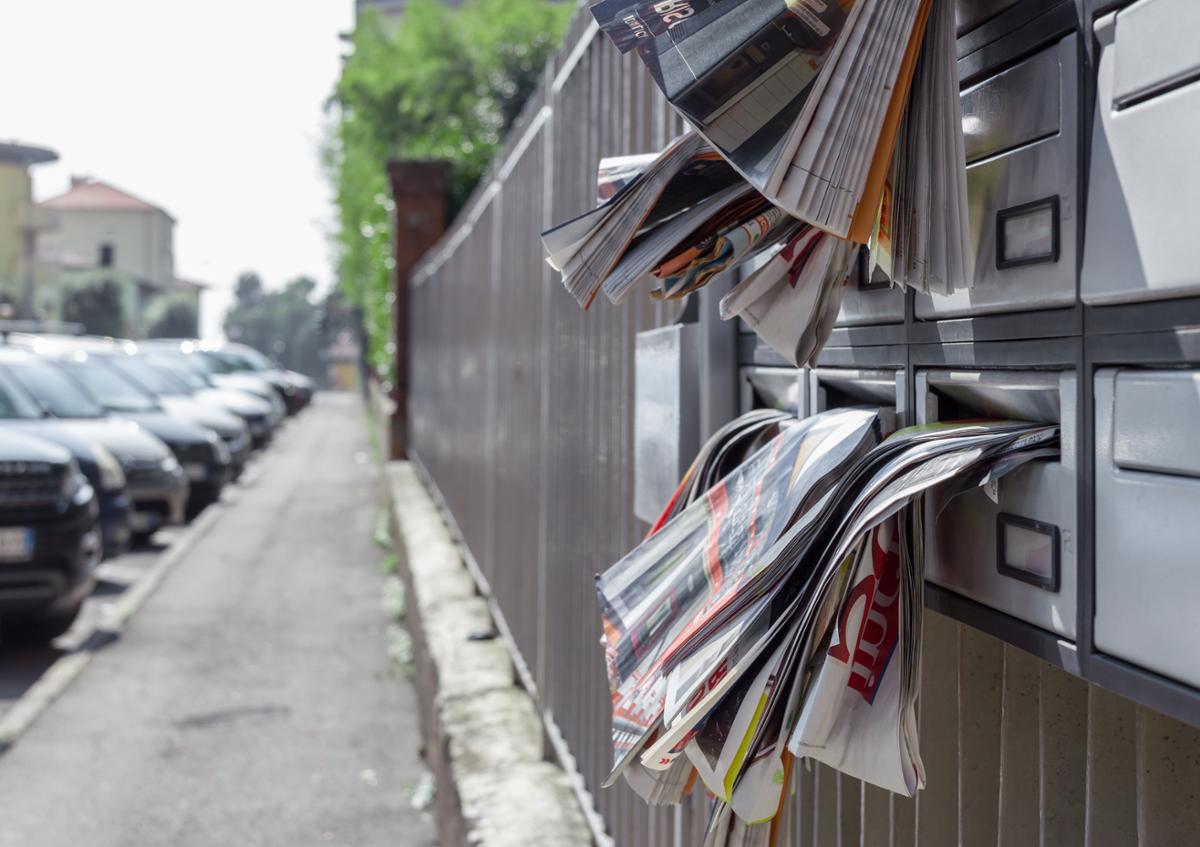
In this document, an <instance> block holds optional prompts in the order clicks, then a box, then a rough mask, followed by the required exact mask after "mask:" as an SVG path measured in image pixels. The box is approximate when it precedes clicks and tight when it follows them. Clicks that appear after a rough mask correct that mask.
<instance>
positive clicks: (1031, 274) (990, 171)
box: [915, 34, 1079, 320]
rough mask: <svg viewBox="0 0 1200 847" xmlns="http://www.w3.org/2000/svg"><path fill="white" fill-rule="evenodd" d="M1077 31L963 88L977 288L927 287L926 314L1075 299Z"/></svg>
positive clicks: (922, 298)
mask: <svg viewBox="0 0 1200 847" xmlns="http://www.w3.org/2000/svg"><path fill="white" fill-rule="evenodd" d="M1077 49H1078V41H1077V36H1076V35H1074V34H1072V35H1068V36H1066V37H1065V38H1063V39H1061V40H1060V41H1058V42H1057V43H1054V44H1051V45H1050V46H1047V47H1045V48H1043V49H1041V50H1040V51H1039V52H1037V53H1035V54H1034V55H1032V56H1029V57H1028V58H1026V59H1023V60H1022V61H1019V62H1017V63H1016V64H1015V65H1013V66H1011V67H1008V68H1006V69H1004V70H1002V71H1000V72H999V73H997V74H995V75H994V76H992V77H989V78H987V79H985V80H983V81H981V82H979V83H976V84H975V85H972V86H970V87H969V88H967V89H966V90H964V91H963V92H962V115H963V118H962V120H963V133H964V137H965V143H966V157H967V192H968V196H967V205H968V209H969V213H970V231H971V238H972V242H973V244H974V248H975V280H974V287H973V288H964V289H960V290H958V291H955V292H953V293H952V294H947V295H919V296H917V298H916V300H915V314H916V317H917V318H919V319H926V320H930V319H938V318H949V317H967V316H974V315H981V314H987V313H995V312H1014V311H1024V310H1029V309H1050V308H1066V307H1071V306H1073V305H1074V304H1075V301H1076V294H1077V283H1076V280H1077V274H1076V242H1077V236H1076V206H1077V199H1076V198H1077V189H1076V183H1077V178H1076V164H1077V162H1078V155H1079V151H1078V145H1079V131H1078V99H1079V97H1078V85H1079V72H1078V64H1079V58H1078V55H1077Z"/></svg>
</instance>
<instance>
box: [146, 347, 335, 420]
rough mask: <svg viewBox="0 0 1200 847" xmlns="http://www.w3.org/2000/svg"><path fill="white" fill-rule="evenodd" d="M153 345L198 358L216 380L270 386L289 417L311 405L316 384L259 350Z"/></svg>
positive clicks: (249, 348) (251, 348)
mask: <svg viewBox="0 0 1200 847" xmlns="http://www.w3.org/2000/svg"><path fill="white" fill-rule="evenodd" d="M151 344H153V345H156V347H155V348H150V349H157V345H167V346H169V347H170V346H173V347H174V349H176V350H177V351H179V352H182V353H195V354H199V358H200V359H201V360H202V361H203V362H204V363H205V365H206V366H207V369H208V371H209V373H211V374H213V375H214V376H215V377H216V378H218V379H221V378H226V377H233V378H236V377H237V376H238V375H246V374H250V375H253V376H256V377H259V378H261V379H265V380H266V381H267V382H269V383H270V384H271V385H272V386H273V387H274V388H275V390H276V392H277V393H278V394H279V396H280V398H281V399H282V400H283V402H284V405H285V406H286V408H287V413H288V414H289V415H294V414H296V413H297V412H299V411H300V410H301V409H303V408H304V407H305V406H307V405H308V404H309V402H310V401H311V400H312V396H313V393H314V392H315V391H316V383H314V382H313V381H312V380H311V379H309V378H308V377H307V376H305V375H304V374H302V373H297V372H296V371H292V370H287V369H286V368H281V367H279V366H278V365H276V364H275V363H274V362H272V361H271V360H270V359H268V358H267V357H266V356H265V355H263V354H262V353H261V352H259V351H258V350H255V349H254V348H253V347H250V346H249V345H246V344H239V343H237V342H232V341H226V342H204V341H197V340H194V339H189V340H177V341H154V342H151Z"/></svg>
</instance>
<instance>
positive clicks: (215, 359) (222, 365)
mask: <svg viewBox="0 0 1200 847" xmlns="http://www.w3.org/2000/svg"><path fill="white" fill-rule="evenodd" d="M192 357H195V358H196V359H198V360H200V361H199V362H198V364H199V365H201V366H202V367H203V368H204V369H205V370H206V371H208V373H210V374H231V373H233V372H235V371H237V370H239V368H238V367H236V365H235V363H234V362H231V361H230V360H229V359H228V358H227V357H226V356H224V355H222V354H221V353H215V352H213V351H212V350H203V351H201V352H199V353H193V354H192V356H189V357H188V358H189V359H190V358H192Z"/></svg>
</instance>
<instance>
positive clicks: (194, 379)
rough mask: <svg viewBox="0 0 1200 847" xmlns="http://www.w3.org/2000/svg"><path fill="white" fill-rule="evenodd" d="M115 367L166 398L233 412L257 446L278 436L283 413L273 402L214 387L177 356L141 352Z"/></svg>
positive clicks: (244, 393)
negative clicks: (277, 431)
mask: <svg viewBox="0 0 1200 847" xmlns="http://www.w3.org/2000/svg"><path fill="white" fill-rule="evenodd" d="M116 364H117V365H118V366H119V367H121V368H123V369H125V370H126V371H127V372H128V373H130V375H132V376H134V377H135V378H136V379H138V380H139V381H142V382H143V383H144V384H146V385H151V384H152V385H154V390H155V391H158V392H160V393H162V394H164V395H168V396H174V397H186V398H191V399H193V400H198V401H200V402H202V403H212V404H215V405H217V406H220V407H221V408H223V409H225V410H226V411H228V412H232V413H233V414H235V415H237V416H238V417H240V418H241V419H242V420H243V421H245V422H246V426H247V428H248V429H249V430H250V438H251V443H252V444H253V446H255V447H264V446H266V445H267V444H268V443H270V441H271V439H272V438H273V437H274V435H275V428H276V426H277V425H278V423H279V419H280V417H281V412H279V411H277V410H276V409H275V408H274V407H273V406H272V404H271V403H270V401H268V400H264V399H263V398H262V397H259V396H257V395H254V394H250V393H247V392H245V391H242V390H240V389H236V388H227V387H225V388H222V387H218V386H215V385H213V384H212V383H211V382H210V381H209V380H208V379H206V378H205V377H204V376H203V375H202V374H200V373H197V372H195V371H193V370H192V369H191V368H189V367H188V366H187V365H186V364H185V363H184V362H183V361H182V360H181V359H180V357H179V356H178V355H176V354H170V353H139V354H137V355H132V356H128V357H126V358H125V359H120V360H117V361H116ZM276 402H277V403H278V400H276Z"/></svg>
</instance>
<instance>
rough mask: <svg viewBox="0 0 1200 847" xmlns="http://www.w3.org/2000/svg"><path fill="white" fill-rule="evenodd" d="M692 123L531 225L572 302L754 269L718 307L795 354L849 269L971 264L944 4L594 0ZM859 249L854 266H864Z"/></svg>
mask: <svg viewBox="0 0 1200 847" xmlns="http://www.w3.org/2000/svg"><path fill="white" fill-rule="evenodd" d="M591 8H592V13H593V15H594V16H595V17H596V20H597V21H598V22H599V24H600V26H601V28H602V29H603V30H604V31H605V32H606V33H607V34H608V35H609V37H610V38H611V40H612V41H613V42H614V43H615V44H616V46H617V47H618V48H619V49H621V50H622V51H630V50H635V51H636V52H637V53H638V55H639V56H640V57H641V59H642V60H643V61H644V62H645V64H646V66H647V67H648V68H649V70H650V72H651V75H652V76H653V78H654V80H655V82H656V83H657V84H658V86H659V88H660V89H661V90H662V91H663V93H664V94H665V95H666V97H667V100H668V101H669V102H670V103H671V104H672V105H673V106H674V107H675V108H676V109H677V110H678V111H679V112H680V113H682V115H683V116H684V117H685V118H686V119H687V121H688V123H689V125H690V126H691V127H692V129H691V130H690V131H689V132H688V133H687V134H685V135H683V136H682V137H680V138H678V139H676V140H675V141H674V142H672V143H671V144H670V145H669V146H668V147H667V148H666V149H665V150H663V151H662V152H661V153H660V154H658V155H657V156H635V157H622V158H619V159H606V160H604V161H602V162H601V164H600V179H599V182H600V199H601V203H600V205H599V206H598V207H597V208H595V209H593V210H591V211H589V212H586V213H584V214H583V215H580V216H578V217H576V218H574V219H572V220H569V221H567V222H565V223H563V224H561V225H559V226H557V227H554V228H553V229H550V230H548V231H547V232H545V233H543V236H542V239H543V244H544V246H545V249H546V253H547V259H548V261H549V262H550V264H551V265H552V266H553V267H555V268H556V269H558V270H560V271H562V274H563V283H564V285H565V286H566V288H567V290H568V291H569V292H570V293H571V294H572V295H573V296H574V297H575V298H576V299H577V300H578V301H579V302H580V304H582V305H583V306H584V307H587V306H590V305H591V303H592V302H593V300H594V299H595V297H596V296H597V294H598V293H599V292H600V291H603V292H604V293H605V295H606V296H607V297H608V298H609V299H610V300H611V301H613V302H614V303H619V302H621V301H622V300H623V299H625V298H626V297H627V296H628V295H629V294H630V293H631V292H632V290H633V289H634V288H635V287H638V286H645V287H648V288H649V289H650V294H651V296H652V297H656V298H663V299H677V298H681V297H685V296H686V295H688V294H690V293H691V292H693V291H695V290H697V289H698V288H700V287H701V286H703V285H704V284H705V283H707V282H708V281H709V280H710V279H712V278H713V277H714V276H715V275H716V274H718V273H720V272H722V271H726V270H729V269H732V268H735V267H738V266H740V265H743V264H746V263H749V262H751V261H752V260H756V261H753V262H752V266H753V267H754V268H755V270H754V272H753V273H752V274H751V275H750V278H749V279H744V280H743V285H742V286H739V290H738V292H736V295H737V296H736V297H735V296H731V297H729V298H726V302H725V303H723V304H722V314H723V315H724V316H725V317H727V318H731V317H734V316H740V317H742V318H744V319H745V320H747V321H748V322H749V323H750V324H751V326H753V327H754V329H755V330H756V331H757V332H758V333H759V334H760V335H761V336H762V337H763V338H764V340H765V341H766V342H767V343H768V344H770V345H771V346H772V347H774V348H775V349H777V350H778V351H779V352H780V353H781V354H782V355H783V356H785V357H786V358H788V359H789V360H791V361H792V362H794V363H795V364H804V363H806V362H807V361H808V360H809V359H811V357H812V356H813V355H814V354H815V352H816V351H817V350H819V348H820V346H821V344H822V343H823V342H824V340H825V338H826V337H827V336H828V332H829V330H830V329H831V328H832V322H833V319H834V318H835V317H836V315H837V312H838V310H839V308H840V305H841V295H842V290H843V289H844V287H845V285H846V284H847V281H848V280H849V278H850V275H851V274H852V273H853V272H855V271H856V269H857V270H858V272H860V273H861V272H863V271H862V270H861V269H862V268H864V267H865V269H866V273H869V274H870V275H871V277H872V278H873V279H877V278H879V275H880V274H883V275H885V276H886V277H887V278H890V279H891V280H892V281H893V282H894V283H896V284H898V285H903V286H908V287H911V288H914V289H917V290H919V291H928V292H949V291H951V290H953V289H955V288H961V287H966V286H969V285H970V283H971V280H972V278H973V276H974V268H973V252H972V249H971V244H970V237H969V232H968V219H967V205H966V175H965V170H964V153H963V136H962V124H961V117H960V108H959V98H958V78H957V69H956V64H955V58H956V57H955V32H954V11H953V8H952V4H951V2H950V0H786V2H785V0H660V2H640V3H639V2H631V0H599V2H597V3H595V4H593V6H592V7H591ZM863 255H865V256H866V257H867V259H868V260H867V261H860V260H859V259H860V256H863Z"/></svg>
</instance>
